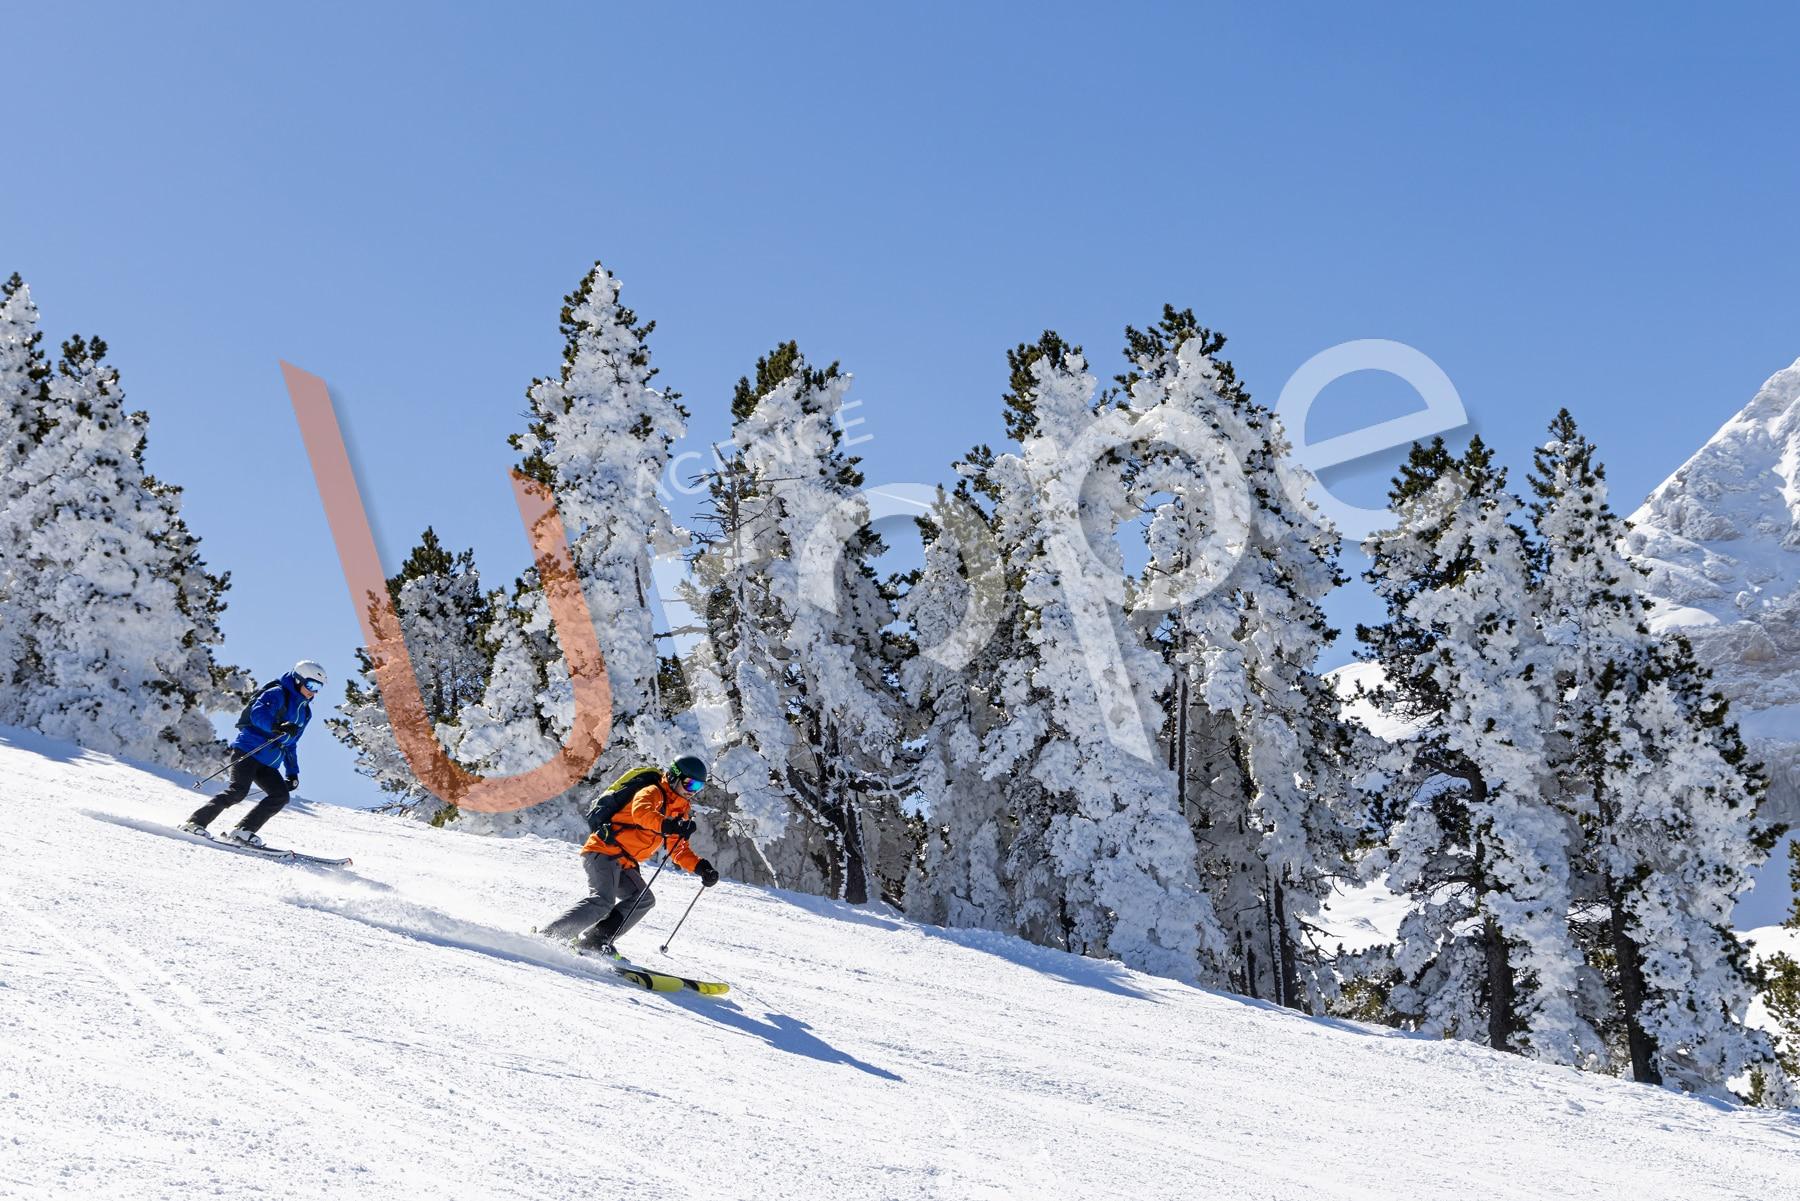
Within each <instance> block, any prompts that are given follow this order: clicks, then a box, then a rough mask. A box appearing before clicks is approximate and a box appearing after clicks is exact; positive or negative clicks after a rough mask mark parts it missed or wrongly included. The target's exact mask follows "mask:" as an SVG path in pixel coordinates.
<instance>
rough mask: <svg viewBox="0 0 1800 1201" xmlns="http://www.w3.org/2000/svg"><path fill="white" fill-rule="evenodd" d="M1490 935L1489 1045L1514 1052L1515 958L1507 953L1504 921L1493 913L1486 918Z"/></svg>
mask: <svg viewBox="0 0 1800 1201" xmlns="http://www.w3.org/2000/svg"><path fill="white" fill-rule="evenodd" d="M1482 929H1483V932H1484V933H1485V935H1486V937H1487V977H1488V1046H1490V1047H1492V1048H1494V1050H1496V1051H1510V1050H1512V1049H1513V1048H1512V1046H1511V1035H1512V1024H1513V974H1512V961H1511V959H1510V958H1509V957H1508V955H1507V953H1506V938H1505V936H1504V935H1502V934H1501V933H1500V923H1498V922H1496V921H1495V920H1494V918H1493V915H1492V914H1489V915H1488V916H1487V917H1486V918H1484V919H1483V927H1482Z"/></svg>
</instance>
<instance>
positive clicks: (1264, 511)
mask: <svg viewBox="0 0 1800 1201" xmlns="http://www.w3.org/2000/svg"><path fill="white" fill-rule="evenodd" d="M1224 344H1225V339H1224V337H1223V336H1222V335H1220V334H1218V333H1216V332H1214V331H1212V330H1209V329H1206V328H1205V327H1203V326H1201V325H1200V324H1199V322H1198V321H1197V320H1196V319H1195V317H1194V314H1193V311H1192V310H1179V311H1178V310H1176V309H1175V307H1174V306H1172V305H1165V306H1164V308H1163V315H1162V318H1161V320H1160V321H1158V322H1157V323H1156V324H1155V325H1152V326H1150V327H1149V328H1147V329H1144V330H1138V329H1134V328H1129V327H1128V328H1127V330H1126V347H1125V355H1126V358H1127V360H1128V361H1129V362H1130V363H1131V364H1132V367H1131V370H1130V371H1129V372H1127V373H1126V374H1125V375H1122V376H1120V377H1119V380H1118V382H1119V384H1120V386H1121V388H1122V389H1123V390H1124V392H1125V394H1126V396H1127V397H1128V398H1129V401H1130V405H1131V408H1132V410H1133V412H1134V413H1135V414H1137V416H1138V425H1139V427H1140V429H1141V430H1142V435H1143V438H1144V440H1145V446H1144V448H1143V450H1142V452H1141V453H1140V455H1139V458H1138V462H1137V465H1136V467H1135V470H1134V475H1133V478H1132V489H1133V495H1134V497H1136V498H1137V503H1138V505H1139V506H1140V507H1143V508H1146V509H1148V510H1149V512H1150V521H1149V525H1148V529H1147V534H1148V540H1149V550H1150V554H1149V559H1148V563H1147V565H1146V568H1145V575H1144V580H1143V583H1142V586H1141V587H1140V588H1139V589H1138V590H1137V592H1136V594H1135V596H1134V600H1133V611H1134V614H1135V615H1136V616H1137V617H1138V618H1139V621H1140V624H1143V625H1151V624H1152V623H1155V626H1156V629H1157V634H1158V645H1159V647H1160V649H1161V650H1162V652H1163V654H1164V656H1165V658H1166V659H1167V660H1168V662H1169V665H1170V668H1171V669H1172V672H1173V679H1174V684H1173V686H1172V688H1171V689H1170V693H1169V703H1168V705H1167V711H1168V713H1169V721H1168V728H1167V732H1166V736H1167V740H1168V746H1169V751H1170V759H1171V765H1172V766H1173V767H1174V769H1175V771H1176V787H1177V789H1178V795H1179V796H1180V798H1181V805H1182V811H1183V812H1184V813H1185V814H1186V815H1187V816H1188V818H1189V820H1190V821H1191V822H1192V823H1193V825H1194V828H1195V834H1196V837H1197V839H1198V840H1199V842H1200V844H1201V845H1202V847H1203V848H1204V850H1203V851H1202V854H1201V862H1202V879H1203V883H1204V886H1205V887H1206V888H1207V890H1208V892H1209V894H1210V895H1211V897H1212V902H1213V908H1214V911H1215V912H1217V913H1218V915H1219V918H1220V921H1221V922H1222V923H1223V926H1224V929H1223V932H1222V933H1223V936H1224V940H1225V944H1226V946H1227V948H1228V951H1227V962H1226V963H1224V964H1223V965H1221V966H1222V969H1223V970H1222V973H1221V974H1222V976H1223V978H1224V980H1226V981H1228V982H1230V983H1231V984H1232V985H1233V987H1236V988H1237V989H1238V990H1240V991H1242V992H1245V993H1248V994H1249V995H1251V996H1259V997H1270V998H1272V999H1274V1000H1276V1001H1277V1002H1279V1003H1281V1004H1285V1005H1290V1006H1293V1007H1295V1008H1301V1009H1309V1010H1315V1011H1316V1010H1318V1009H1319V1008H1321V1007H1322V1005H1323V1004H1324V1002H1325V1000H1326V999H1327V998H1328V997H1329V996H1330V995H1331V994H1332V992H1333V991H1334V977H1333V975H1332V973H1331V971H1330V967H1329V964H1328V963H1327V962H1326V957H1325V955H1324V953H1323V952H1322V951H1321V949H1320V948H1319V947H1318V946H1317V945H1316V944H1315V940H1314V939H1313V938H1312V937H1311V930H1312V929H1313V924H1312V921H1311V919H1313V918H1314V917H1316V915H1317V913H1318V911H1319V908H1320V905H1321V904H1322V902H1323V900H1324V898H1325V897H1326V896H1327V895H1329V893H1330V891H1331V888H1332V884H1333V881H1334V880H1337V879H1340V878H1343V877H1345V876H1347V875H1348V874H1349V873H1350V859H1349V857H1350V850H1351V847H1352V845H1353V842H1354V838H1355V834H1356V832H1357V823H1353V822H1351V821H1350V820H1348V819H1347V817H1346V800H1345V798H1346V795H1347V793H1348V788H1347V785H1346V770H1347V765H1348V748H1349V734H1348V731H1347V729H1346V727H1345V725H1344V723H1343V722H1342V720H1341V719H1340V718H1339V716H1338V713H1337V708H1338V703H1337V700H1336V698H1335V697H1334V696H1333V694H1332V693H1331V691H1330V689H1329V687H1328V686H1327V685H1326V684H1325V682H1324V681H1323V680H1322V679H1321V678H1320V676H1319V675H1318V673H1317V671H1316V670H1315V668H1316V664H1317V662H1318V659H1319V655H1320V652H1321V651H1322V649H1323V648H1324V646H1325V645H1326V644H1327V643H1329V642H1330V641H1331V640H1332V639H1333V638H1335V637H1336V631H1335V630H1332V629H1331V628H1330V627H1329V625H1328V624H1327V623H1326V621H1325V616H1324V612H1323V609H1322V608H1321V602H1322V601H1323V599H1324V597H1325V596H1326V595H1327V594H1328V593H1329V592H1330V591H1331V589H1333V588H1334V587H1336V586H1337V585H1338V584H1339V583H1341V582H1342V580H1341V577H1340V576H1339V574H1338V571H1337V565H1336V555H1337V543H1338V539H1337V535H1336V533H1335V532H1334V531H1333V530H1332V529H1331V528H1330V526H1329V524H1328V523H1327V522H1326V521H1325V519H1324V518H1323V517H1322V516H1321V515H1320V514H1319V513H1318V511H1317V510H1316V509H1315V508H1314V507H1313V506H1312V504H1311V503H1310V502H1309V501H1308V500H1307V499H1306V493H1307V488H1308V485H1309V483H1310V477H1308V476H1307V475H1306V474H1305V472H1304V469H1302V468H1301V467H1299V466H1298V465H1297V464H1296V463H1295V462H1294V461H1293V460H1292V458H1291V456H1290V454H1289V448H1288V444H1287V441H1286V439H1285V437H1284V436H1283V433H1282V430H1281V427H1280V423H1279V422H1278V421H1277V420H1276V418H1275V415H1274V414H1273V413H1272V412H1270V411H1269V410H1268V409H1267V408H1266V407H1264V406H1262V405H1260V404H1257V403H1256V402H1255V401H1254V400H1252V399H1251V397H1250V395H1249V393H1248V392H1247V391H1246V390H1245V389H1244V388H1243V386H1242V385H1241V384H1240V383H1239V381H1238V379H1237V376H1236V373H1235V371H1234V370H1233V368H1232V366H1231V364H1230V363H1229V362H1226V361H1224V360H1222V359H1220V358H1219V357H1218V355H1219V351H1220V350H1221V349H1222V348H1223V347H1224ZM1172 418H1178V419H1188V420H1189V421H1190V425H1191V427H1197V428H1201V429H1205V430H1207V431H1209V433H1210V438H1211V440H1212V441H1213V442H1214V443H1216V444H1217V445H1216V447H1215V448H1214V449H1215V450H1217V451H1222V452H1223V453H1219V454H1217V457H1216V458H1213V459H1211V460H1210V461H1208V462H1204V463H1197V462H1196V461H1195V459H1194V457H1193V455H1192V454H1191V453H1190V452H1191V450H1192V449H1193V448H1187V449H1183V448H1182V447H1180V446H1179V442H1180V441H1181V439H1180V438H1179V437H1175V436H1172V435H1174V434H1175V432H1176V431H1175V429H1174V428H1173V427H1172V425H1171V419H1172ZM1223 473H1229V474H1231V475H1234V476H1238V477H1241V480H1240V479H1238V478H1232V479H1226V480H1219V479H1216V478H1215V477H1216V476H1218V475H1220V474H1223ZM1231 494H1235V495H1231ZM1159 498H1161V499H1159ZM1208 550H1210V551H1211V552H1212V554H1213V556H1214V557H1216V558H1217V562H1207V561H1196V556H1200V557H1201V558H1202V559H1204V556H1205V555H1206V553H1207V551H1208ZM1190 577H1191V578H1193V579H1194V580H1195V584H1194V585H1192V586H1188V587H1180V588H1179V591H1180V595H1178V596H1170V595H1167V594H1168V591H1169V587H1170V585H1171V583H1172V582H1173V581H1180V580H1184V579H1186V578H1190ZM1178 587H1179V586H1178Z"/></svg>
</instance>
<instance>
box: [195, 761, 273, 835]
mask: <svg viewBox="0 0 1800 1201" xmlns="http://www.w3.org/2000/svg"><path fill="white" fill-rule="evenodd" d="M252 784H254V785H256V787H258V788H260V789H262V790H263V791H264V792H266V793H267V794H268V795H267V796H265V797H263V799H262V800H260V801H258V802H257V803H256V808H254V809H252V810H251V811H250V812H249V813H248V814H246V815H245V816H244V820H243V821H241V822H239V823H238V829H240V830H251V831H255V830H260V829H262V828H263V823H264V822H266V821H268V820H269V819H270V818H271V817H274V816H275V815H276V814H277V813H280V812H281V810H282V807H283V806H284V805H286V804H287V803H288V797H289V796H290V795H291V793H290V792H289V790H288V786H287V781H286V780H285V779H283V778H282V775H281V773H280V772H278V771H276V770H275V769H274V768H272V767H264V766H263V765H262V764H260V763H258V762H257V761H256V760H255V759H252V758H251V757H250V756H249V755H245V756H244V757H243V758H242V759H239V760H238V761H237V763H235V764H234V765H233V766H232V768H231V783H230V785H228V786H227V787H226V789H225V791H224V792H221V793H220V794H219V795H218V796H216V797H214V798H213V799H212V800H210V801H208V802H206V804H204V805H202V806H200V807H199V808H198V809H196V810H194V815H193V816H192V817H191V818H189V819H188V820H189V821H193V822H197V823H199V824H200V825H202V826H210V825H212V823H213V819H214V818H216V817H218V816H219V814H221V813H223V812H225V811H226V810H227V809H229V808H231V807H232V806H233V805H235V804H237V803H238V802H239V801H241V800H243V799H244V798H245V797H246V796H248V795H249V794H250V786H251V785H252Z"/></svg>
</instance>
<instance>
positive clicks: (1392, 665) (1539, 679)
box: [1358, 438, 1601, 1064]
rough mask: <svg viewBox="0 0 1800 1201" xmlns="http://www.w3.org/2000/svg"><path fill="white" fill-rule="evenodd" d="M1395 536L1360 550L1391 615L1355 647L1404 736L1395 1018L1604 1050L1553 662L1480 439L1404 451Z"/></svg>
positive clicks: (1565, 1059)
mask: <svg viewBox="0 0 1800 1201" xmlns="http://www.w3.org/2000/svg"><path fill="white" fill-rule="evenodd" d="M1390 500H1391V506H1392V509H1393V511H1394V513H1395V514H1396V516H1397V519H1398V520H1397V524H1396V525H1395V526H1394V528H1392V529H1389V530H1386V531H1383V532H1381V533H1378V534H1376V535H1375V536H1373V537H1372V538H1370V539H1369V540H1368V541H1367V542H1366V543H1365V549H1366V550H1367V552H1368V553H1369V556H1370V559H1371V568H1370V570H1369V572H1368V579H1369V581H1370V583H1371V584H1373V585H1374V587H1375V591H1376V593H1377V595H1378V596H1380V597H1381V599H1382V600H1383V601H1384V602H1385V604H1386V606H1387V620H1386V621H1385V622H1383V623H1381V624H1379V625H1376V626H1372V627H1362V628H1359V630H1358V636H1359V637H1360V638H1362V640H1363V641H1364V642H1365V643H1366V644H1367V645H1368V647H1369V657H1370V658H1371V659H1373V660H1374V661H1375V662H1377V663H1379V664H1380V665H1381V667H1382V670H1383V672H1384V674H1385V677H1386V682H1385V683H1384V685H1383V686H1382V687H1381V688H1379V689H1377V690H1376V692H1375V694H1374V696H1373V698H1372V699H1373V702H1374V703H1375V705H1376V706H1377V708H1378V709H1380V710H1382V711H1383V712H1384V713H1385V715H1386V716H1387V717H1389V718H1390V719H1392V720H1393V721H1395V723H1396V724H1402V723H1404V725H1405V727H1406V730H1407V732H1406V733H1405V734H1404V735H1403V736H1402V737H1400V738H1399V739H1398V740H1397V741H1396V742H1395V743H1394V744H1393V749H1392V750H1391V751H1390V752H1389V753H1387V754H1386V755H1385V756H1384V761H1383V762H1382V763H1381V764H1379V765H1378V766H1380V767H1382V768H1385V769H1386V770H1387V772H1388V774H1389V775H1390V776H1391V777H1392V778H1393V783H1394V784H1395V785H1396V786H1397V787H1396V788H1395V789H1394V790H1393V791H1391V792H1390V793H1389V794H1388V797H1387V799H1388V801H1389V802H1390V804H1392V805H1394V806H1395V807H1396V808H1397V809H1398V812H1397V814H1395V816H1396V817H1397V818H1398V820H1397V822H1396V824H1395V825H1394V827H1393V830H1392V833H1391V834H1390V836H1389V841H1388V854H1387V855H1386V856H1385V857H1381V858H1378V859H1377V860H1375V861H1374V862H1373V863H1372V864H1371V866H1372V867H1380V866H1386V868H1387V871H1388V879H1389V883H1390V884H1391V885H1392V886H1393V887H1395V888H1396V889H1397V890H1399V891H1402V892H1404V893H1406V894H1408V895H1410V897H1411V898H1412V901H1413V906H1412V909H1411V910H1410V912H1409V913H1408V914H1407V916H1406V918H1405V920H1404V922H1403V924H1402V927H1401V931H1400V945H1399V947H1398V950H1397V955H1396V963H1397V966H1398V968H1399V970H1400V972H1401V974H1402V980H1401V982H1400V983H1399V984H1398V985H1396V987H1395V988H1394V989H1393V991H1392V993H1391V998H1392V1000H1393V1003H1394V1004H1395V1006H1396V1008H1397V1009H1399V1010H1400V1011H1401V1012H1402V1013H1403V1014H1406V1015H1408V1017H1409V1018H1410V1020H1411V1021H1412V1022H1413V1023H1414V1024H1415V1025H1416V1026H1417V1027H1418V1028H1419V1029H1422V1030H1426V1031H1429V1032H1431V1033H1435V1034H1440V1035H1448V1036H1455V1037H1465V1038H1467V1037H1474V1036H1476V1035H1477V1034H1478V1032H1479V1028H1480V1027H1481V1026H1482V1025H1485V1027H1486V1030H1485V1033H1486V1038H1487V1041H1488V1042H1489V1044H1490V1045H1492V1046H1494V1047H1495V1048H1498V1049H1508V1048H1511V1049H1517V1050H1520V1051H1524V1052H1526V1053H1529V1054H1531V1055H1533V1056H1536V1057H1538V1058H1542V1059H1547V1060H1550V1061H1553V1062H1558V1063H1570V1064H1575V1063H1584V1062H1590V1061H1591V1060H1593V1059H1594V1058H1595V1057H1597V1056H1598V1055H1599V1054H1600V1053H1601V1046H1600V1040H1599V1037H1598V1035H1597V1034H1596V1033H1595V1032H1594V1030H1593V1029H1592V1027H1591V1026H1590V1025H1589V1024H1588V1022H1587V1021H1586V1020H1584V1018H1583V1017H1582V1016H1581V1014H1580V1012H1579V1010H1578V1008H1577V1005H1576V1003H1575V998H1576V995H1577V992H1578V990H1579V989H1581V988H1582V986H1583V984H1584V973H1585V972H1586V965H1585V964H1584V962H1583V960H1582V957H1581V955H1580V952H1579V949H1578V947H1577V946H1576V944H1575V942H1574V939H1573V937H1572V935H1571V932H1570V928H1569V915H1570V910H1571V906H1572V883H1571V869H1570V857H1571V847H1572V845H1574V844H1575V843H1576V842H1577V840H1578V835H1577V833H1576V832H1575V831H1574V829H1573V820H1572V818H1571V817H1569V816H1568V815H1567V814H1566V813H1565V812H1564V811H1563V810H1561V809H1560V808H1558V807H1557V805H1556V804H1555V803H1554V796H1553V793H1554V785H1553V782H1552V781H1551V780H1550V779H1548V778H1546V770H1545V769H1546V759H1547V746H1546V732H1547V731H1549V730H1550V729H1551V726H1552V723H1553V719H1554V707H1553V696H1552V691H1553V689H1552V685H1551V675H1552V673H1551V672H1550V671H1549V670H1548V659H1549V655H1548V652H1547V650H1546V648H1545V645H1544V642H1543V639H1542V637H1541V634H1540V631H1539V626H1538V622H1539V612H1538V602H1537V596H1536V594H1535V592H1534V581H1533V579H1532V573H1531V562H1530V559H1531V555H1530V551H1529V549H1528V547H1527V544H1526V540H1525V536H1524V533H1523V531H1521V530H1520V529H1519V528H1518V527H1517V526H1516V525H1515V524H1513V517H1514V515H1515V513H1517V511H1518V510H1519V508H1520V505H1519V502H1518V501H1517V500H1516V499H1514V498H1513V497H1512V495H1511V494H1510V493H1509V492H1507V490H1506V473H1505V471H1504V470H1503V469H1501V468H1499V467H1497V466H1495V464H1494V462H1493V456H1492V455H1491V454H1490V453H1489V451H1488V449H1487V447H1486V446H1485V445H1483V444H1482V442H1481V440H1480V439H1479V438H1476V439H1474V440H1473V441H1471V443H1470V445H1469V449H1468V451H1467V452H1466V453H1465V454H1464V455H1463V456H1462V457H1461V458H1456V457H1453V456H1452V455H1451V454H1450V453H1449V452H1448V451H1447V450H1446V449H1445V448H1444V445H1443V440H1442V439H1435V440H1433V442H1432V443H1431V444H1430V445H1429V446H1414V448H1413V450H1412V453H1411V455H1410V456H1409V459H1408V461H1407V463H1406V464H1405V465H1404V466H1403V467H1402V469H1401V474H1400V476H1399V477H1398V478H1397V479H1396V480H1395V482H1394V488H1393V491H1392V492H1391V494H1390Z"/></svg>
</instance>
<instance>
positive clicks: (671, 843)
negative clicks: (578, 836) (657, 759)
mask: <svg viewBox="0 0 1800 1201" xmlns="http://www.w3.org/2000/svg"><path fill="white" fill-rule="evenodd" d="M692 812H693V806H692V805H691V804H689V803H688V799H687V798H686V797H684V796H682V795H681V794H680V793H679V792H677V791H675V790H674V789H673V788H670V787H669V781H668V780H667V779H666V778H665V779H664V780H662V781H660V782H659V783H656V784H649V785H646V786H644V787H643V788H640V789H638V790H637V792H635V793H633V794H632V797H631V799H630V800H629V801H627V802H625V806H624V808H622V809H620V810H619V812H618V813H617V814H615V815H614V816H613V819H612V832H613V841H612V842H606V841H604V840H602V839H601V837H600V835H599V834H598V833H595V834H590V835H588V840H587V842H586V843H584V844H583V845H582V848H581V853H582V854H583V855H611V856H612V857H613V858H615V859H621V860H623V862H624V864H625V866H626V867H636V866H638V865H639V864H640V863H642V862H643V861H644V860H646V859H648V858H650V857H651V856H652V855H655V854H656V848H657V847H658V845H661V846H666V847H667V848H668V849H669V858H671V859H673V860H674V861H675V862H676V863H678V864H680V865H681V866H682V867H684V868H686V869H687V870H688V871H690V872H691V871H693V870H694V868H695V867H696V866H698V865H699V863H700V856H698V855H696V854H695V853H694V848H693V847H691V846H689V845H688V842H687V839H685V838H683V837H681V836H680V835H679V834H664V833H663V832H662V824H663V821H664V819H665V818H671V817H687V816H689V815H690V814H691V813H692Z"/></svg>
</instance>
